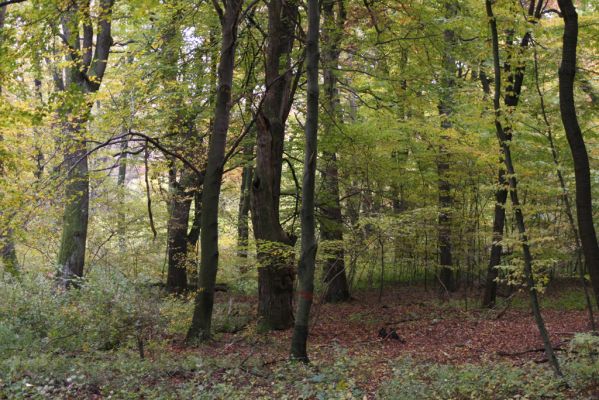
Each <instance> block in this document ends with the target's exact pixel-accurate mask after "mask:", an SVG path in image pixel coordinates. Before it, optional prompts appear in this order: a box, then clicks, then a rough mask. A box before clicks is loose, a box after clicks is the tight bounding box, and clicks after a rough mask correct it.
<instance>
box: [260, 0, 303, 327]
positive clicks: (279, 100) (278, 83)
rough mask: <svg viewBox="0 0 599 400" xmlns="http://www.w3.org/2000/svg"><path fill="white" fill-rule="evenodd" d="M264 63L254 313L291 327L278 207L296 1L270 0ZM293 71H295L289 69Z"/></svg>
mask: <svg viewBox="0 0 599 400" xmlns="http://www.w3.org/2000/svg"><path fill="white" fill-rule="evenodd" d="M267 8H268V32H267V35H268V36H267V45H266V51H265V59H264V64H265V67H264V85H265V92H264V94H263V96H264V99H263V100H262V105H261V107H260V109H259V110H258V115H257V120H256V165H255V168H254V174H253V179H252V192H251V197H250V198H251V213H252V228H253V230H254V238H255V239H256V246H257V252H258V262H259V264H260V265H259V268H258V315H259V318H260V325H261V326H262V328H263V329H266V330H269V329H275V330H276V329H287V328H289V327H291V326H292V324H293V306H292V300H293V281H294V279H295V271H294V268H293V263H294V256H293V245H294V243H295V240H296V239H295V237H294V236H293V234H291V233H289V232H285V230H284V229H283V227H282V226H281V221H280V213H279V205H280V197H281V173H282V168H283V149H284V146H285V124H286V121H287V117H288V116H289V111H290V110H291V105H292V102H293V97H294V93H295V89H296V86H295V85H296V84H297V83H295V85H294V80H293V77H294V75H293V67H294V66H293V65H292V50H293V45H294V43H295V36H296V26H297V23H298V2H297V1H296V0H271V1H269V2H268V3H267ZM295 68H296V69H297V68H300V67H299V66H297V65H296V66H295Z"/></svg>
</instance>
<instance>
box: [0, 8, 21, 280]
mask: <svg viewBox="0 0 599 400" xmlns="http://www.w3.org/2000/svg"><path fill="white" fill-rule="evenodd" d="M5 18H6V6H4V7H0V34H1V33H2V29H3V28H4V19H5ZM0 39H2V37H1V36H0ZM1 44H2V43H1V42H0V45H1ZM1 93H2V82H0V94H1ZM0 141H2V136H0ZM0 174H4V165H3V164H2V160H0ZM0 218H1V220H0V221H1V222H2V224H0V259H2V264H3V265H4V269H5V270H6V271H8V272H9V273H11V274H13V275H16V274H17V272H18V267H19V266H18V262H17V252H16V249H15V243H14V237H13V236H14V235H13V229H12V228H11V227H10V224H11V221H10V218H7V216H6V214H5V213H4V212H3V210H0ZM5 220H6V221H5Z"/></svg>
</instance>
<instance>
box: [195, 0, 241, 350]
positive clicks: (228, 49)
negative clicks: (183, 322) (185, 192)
mask: <svg viewBox="0 0 599 400" xmlns="http://www.w3.org/2000/svg"><path fill="white" fill-rule="evenodd" d="M214 4H215V7H217V11H218V13H219V16H220V23H221V29H222V39H221V40H222V43H221V52H220V60H219V64H218V87H217V91H216V104H215V109H214V125H213V129H212V135H211V136H210V143H209V145H208V162H207V165H206V174H205V176H204V187H203V193H202V222H201V230H202V235H201V238H200V246H201V260H200V273H199V284H198V291H197V295H196V298H195V307H194V311H193V319H192V322H191V326H190V327H189V331H188V332H187V340H194V339H199V340H206V339H208V338H210V334H211V325H212V309H213V306H214V286H215V284H216V273H217V270H218V203H219V198H220V188H221V183H222V175H223V168H224V165H223V164H224V162H225V146H226V142H227V131H228V130H229V121H230V111H231V91H232V87H233V69H234V67H235V48H236V43H237V27H238V24H239V14H240V12H241V6H242V4H243V0H229V1H228V2H227V3H226V5H225V10H224V12H223V11H222V10H221V9H220V8H219V7H218V5H217V4H218V3H216V2H215V3H214Z"/></svg>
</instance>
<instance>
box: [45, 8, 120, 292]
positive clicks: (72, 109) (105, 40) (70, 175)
mask: <svg viewBox="0 0 599 400" xmlns="http://www.w3.org/2000/svg"><path fill="white" fill-rule="evenodd" d="M113 5H114V0H100V1H99V3H98V12H97V21H98V22H97V31H98V32H97V34H96V38H95V41H94V40H93V26H92V23H91V21H90V20H89V19H84V18H82V15H86V14H87V17H90V14H91V13H90V10H89V5H87V6H85V5H83V6H82V5H77V6H74V7H73V8H72V9H69V11H68V12H65V13H64V14H63V16H62V17H61V26H62V31H63V32H62V35H63V39H64V40H65V42H66V44H67V45H68V52H67V56H66V61H67V62H68V66H66V67H64V71H63V72H64V73H63V76H64V80H63V79H62V78H61V77H55V82H56V84H57V88H58V89H59V90H62V91H66V92H67V93H68V96H67V97H70V99H68V101H67V103H65V105H64V106H63V107H62V109H61V110H60V114H61V118H62V133H63V136H64V139H65V146H64V163H63V166H64V169H65V170H66V178H67V181H66V184H65V193H64V194H65V208H64V213H63V230H62V237H61V244H60V250H59V252H58V271H57V279H58V281H59V283H60V284H61V285H63V286H65V287H67V288H68V287H69V286H71V285H72V284H73V283H74V281H75V280H76V279H78V278H81V277H83V268H84V264H85V247H86V240H87V225H88V218H89V174H88V157H87V142H86V138H85V136H86V135H85V133H86V132H85V131H86V126H85V125H86V124H87V121H88V118H89V113H90V111H91V107H92V103H91V102H90V101H89V100H88V99H87V95H88V94H89V93H94V92H97V91H98V90H99V89H100V85H101V83H102V78H103V77H104V73H105V71H106V66H107V63H108V57H109V55H110V48H111V46H112V36H111V32H112V31H111V28H112V8H113ZM90 18H91V17H90ZM80 25H82V30H83V40H80V37H79V36H80V34H79V30H80ZM94 42H95V46H94ZM94 47H95V48H94Z"/></svg>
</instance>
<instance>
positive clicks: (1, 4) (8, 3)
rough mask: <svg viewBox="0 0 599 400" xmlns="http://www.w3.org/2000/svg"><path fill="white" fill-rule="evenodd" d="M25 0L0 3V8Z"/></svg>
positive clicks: (8, 0)
mask: <svg viewBox="0 0 599 400" xmlns="http://www.w3.org/2000/svg"><path fill="white" fill-rule="evenodd" d="M26 1H27V0H6V1H3V2H1V3H0V7H6V6H9V5H11V4H18V3H24V2H26Z"/></svg>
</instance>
